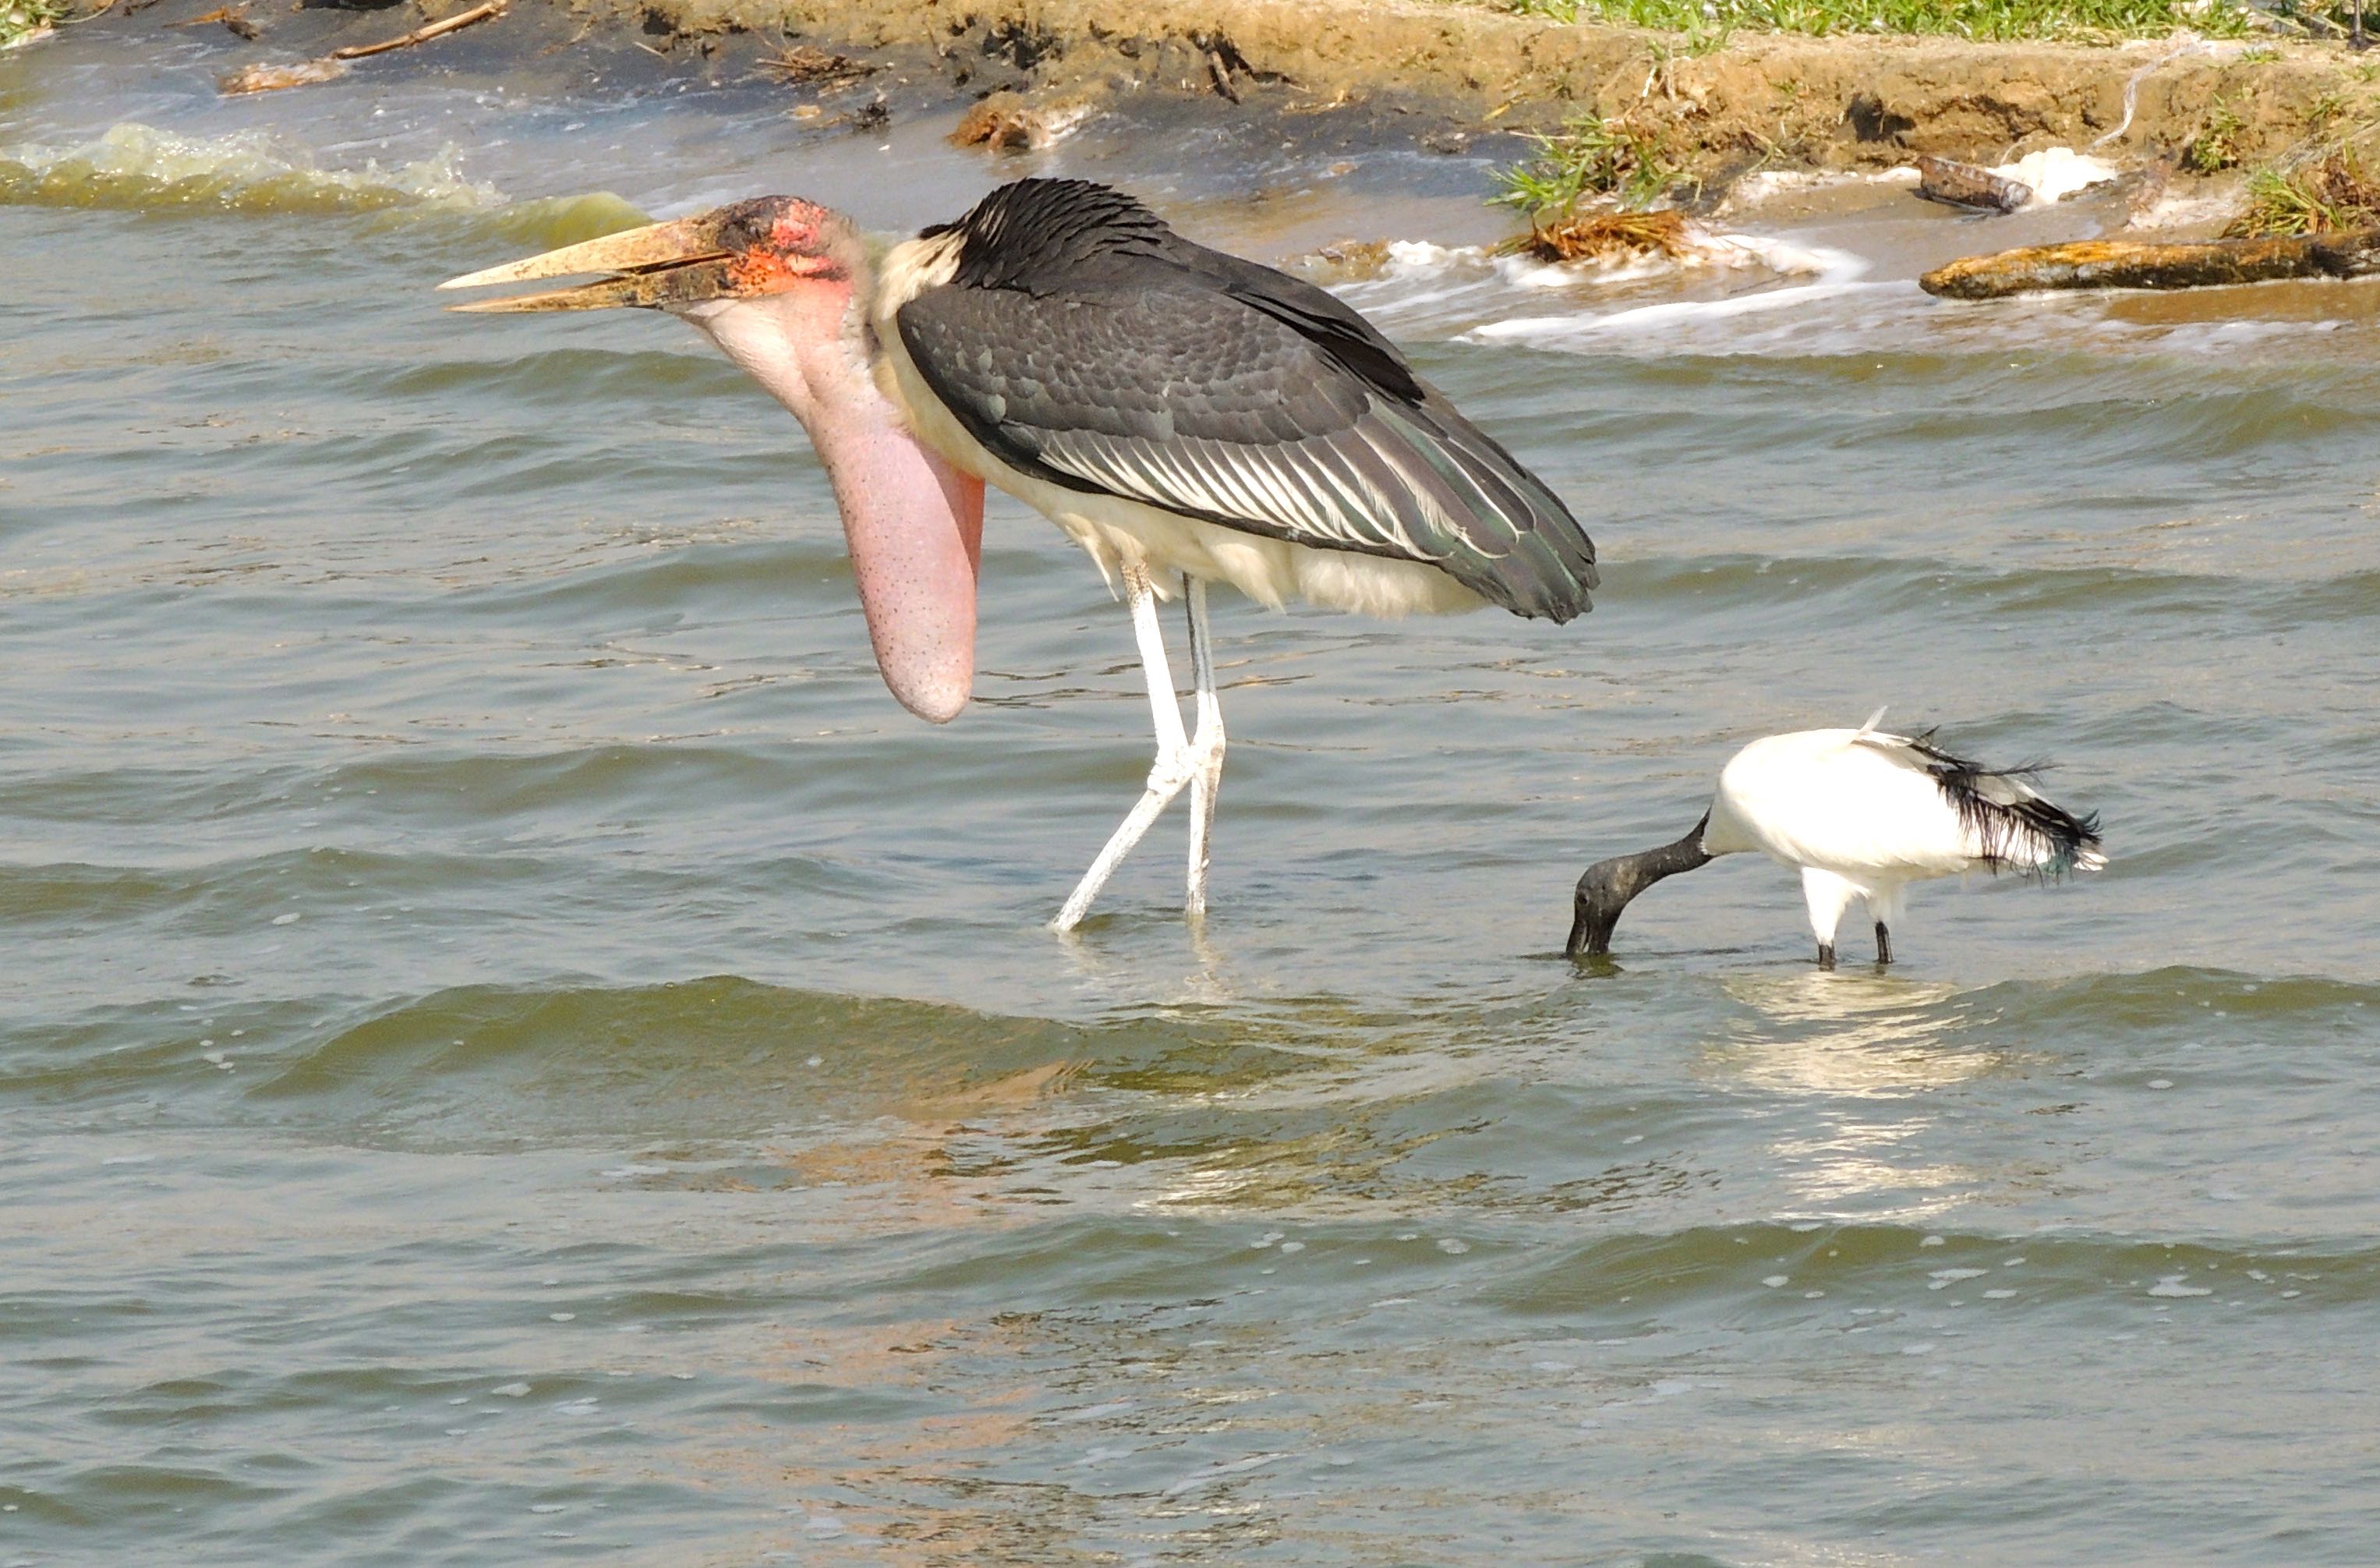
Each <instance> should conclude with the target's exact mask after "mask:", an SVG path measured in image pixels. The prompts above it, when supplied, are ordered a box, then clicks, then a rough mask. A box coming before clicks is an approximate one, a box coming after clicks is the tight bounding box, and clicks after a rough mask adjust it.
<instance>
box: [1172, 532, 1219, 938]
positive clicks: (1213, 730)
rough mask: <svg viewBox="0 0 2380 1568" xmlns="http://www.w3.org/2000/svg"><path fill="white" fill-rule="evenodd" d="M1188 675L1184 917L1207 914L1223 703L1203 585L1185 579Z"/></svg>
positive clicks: (1195, 579) (1194, 580) (1194, 578)
mask: <svg viewBox="0 0 2380 1568" xmlns="http://www.w3.org/2000/svg"><path fill="white" fill-rule="evenodd" d="M1185 597H1186V598H1187V599H1188V600H1189V602H1190V674H1191V677H1192V679H1193V680H1194V681H1195V682H1196V686H1197V687H1198V727H1197V729H1196V730H1195V731H1193V732H1192V734H1191V736H1190V766H1191V769H1192V772H1191V774H1190V892H1189V895H1188V896H1187V897H1186V898H1185V899H1184V901H1183V906H1182V907H1183V912H1184V913H1185V914H1187V915H1188V916H1190V917H1191V918H1193V919H1196V918H1197V917H1199V916H1201V915H1204V914H1205V913H1206V912H1207V853H1208V848H1209V846H1210V845H1212V844H1213V843H1214V837H1215V792H1216V791H1217V790H1219V789H1220V788H1221V787H1222V784H1223V703H1222V699H1220V698H1219V697H1217V696H1216V695H1215V638H1214V633H1213V632H1211V631H1210V630H1208V626H1207V585H1206V583H1205V582H1203V581H1201V580H1200V579H1199V578H1197V577H1192V578H1191V579H1190V588H1189V592H1188V593H1187V595H1185Z"/></svg>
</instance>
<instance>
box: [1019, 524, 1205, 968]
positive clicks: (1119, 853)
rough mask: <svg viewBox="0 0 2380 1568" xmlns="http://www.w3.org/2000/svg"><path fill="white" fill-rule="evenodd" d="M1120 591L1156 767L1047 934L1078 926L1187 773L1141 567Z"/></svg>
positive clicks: (1177, 702) (1174, 700)
mask: <svg viewBox="0 0 2380 1568" xmlns="http://www.w3.org/2000/svg"><path fill="white" fill-rule="evenodd" d="M1123 592H1124V600H1125V602H1126V603H1128V604H1130V605H1131V607H1132V629H1133V632H1134V634H1135V636H1137V637H1138V638H1139V639H1140V667H1141V670H1142V671H1143V673H1145V674H1146V675H1147V676H1148V708H1149V716H1150V717H1151V718H1152V719H1153V720H1155V722H1156V724H1157V763H1156V766H1154V767H1152V768H1150V769H1149V770H1148V787H1147V789H1146V790H1145V791H1143V792H1142V794H1141V797H1140V803H1139V804H1138V805H1136V806H1135V807H1134V808H1132V813H1131V815H1129V816H1127V817H1125V818H1124V820H1123V822H1122V823H1121V824H1120V825H1119V826H1118V827H1117V828H1116V831H1115V832H1114V833H1113V834H1111V835H1110V837H1109V839H1108V842H1107V847H1106V848H1104V849H1102V850H1100V851H1099V858H1098V859H1096V860H1094V861H1092V862H1091V869H1089V870H1087V871H1085V872H1084V873H1083V880H1082V881H1079V882H1077V883H1075V891H1074V892H1073V893H1069V894H1068V895H1067V897H1066V902H1065V905H1064V906H1063V907H1062V908H1061V909H1060V910H1059V911H1058V918H1056V919H1054V920H1051V921H1050V929H1051V930H1061V931H1070V930H1074V929H1075V927H1076V926H1078V925H1080V924H1082V920H1083V917H1084V916H1085V915H1087V914H1088V913H1090V908H1091V900H1093V899H1095V898H1097V897H1098V896H1099V889H1101V888H1103V887H1105V886H1107V881H1108V879H1109V878H1110V877H1111V876H1113V875H1115V869H1116V868H1117V867H1118V866H1120V865H1122V864H1123V857H1125V856H1127V855H1129V854H1131V853H1132V848H1133V845H1136V844H1138V843H1139V842H1140V841H1141V837H1142V835H1143V834H1145V833H1147V832H1148V828H1149V824H1150V823H1152V822H1154V821H1156V820H1157V814H1158V813H1159V812H1160V811H1162V810H1164V809H1165V807H1166V803H1167V802H1168V801H1170V800H1172V798H1173V797H1174V796H1177V795H1179V794H1181V793H1182V786H1183V785H1184V784H1188V783H1189V782H1190V778H1191V774H1192V772H1193V769H1192V767H1191V764H1190V742H1189V739H1188V737H1187V736H1185V735H1184V734H1183V733H1182V702H1181V699H1180V698H1179V697H1177V696H1176V695H1175V694H1174V690H1173V671H1172V667H1171V666H1170V665H1168V664H1167V663H1166V662H1165V636H1164V633H1163V632H1162V631H1160V629H1159V627H1158V625H1157V592H1156V590H1154V589H1152V588H1151V587H1150V586H1149V582H1148V568H1147V566H1146V565H1141V564H1140V563H1138V562H1128V563H1126V564H1125V565H1124V567H1123Z"/></svg>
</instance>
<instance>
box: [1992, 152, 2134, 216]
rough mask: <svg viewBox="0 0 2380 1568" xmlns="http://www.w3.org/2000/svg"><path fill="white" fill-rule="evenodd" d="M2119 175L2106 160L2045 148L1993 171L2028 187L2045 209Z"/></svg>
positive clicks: (2085, 153)
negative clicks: (2050, 203)
mask: <svg viewBox="0 0 2380 1568" xmlns="http://www.w3.org/2000/svg"><path fill="white" fill-rule="evenodd" d="M1992 173H1994V174H1996V175H1998V176H2000V177H2001V178H2002V179H2012V180H2015V181H2017V182H2018V183H2019V184H2021V185H2022V186H2024V187H2026V188H2028V189H2030V190H2031V191H2032V192H2033V200H2034V202H2035V203H2040V204H2044V205H2046V204H2047V203H2049V202H2052V201H2065V200H2066V198H2068V197H2070V196H2071V195H2073V194H2074V193H2075V192H2076V191H2078V190H2088V189H2090V188H2092V187H2093V186H2095V185H2105V184H2107V182H2108V181H2109V180H2112V179H2114V178H2115V177H2116V176H2117V175H2118V173H2119V170H2118V169H2117V167H2116V165H2115V164H2111V163H2109V162H2107V159H2105V158H2094V157H2092V156H2091V155H2090V154H2089V153H2087V152H2076V151H2074V149H2072V148H2071V147H2045V148H2043V149H2042V150H2041V151H2040V152H2028V153H2026V154H2025V155H2024V156H2023V157H2022V158H2019V159H2018V160H2017V161H2016V162H2015V163H2013V164H2000V165H1999V166H1998V167H1997V168H1995V169H1993V170H1992Z"/></svg>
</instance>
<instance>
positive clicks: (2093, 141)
mask: <svg viewBox="0 0 2380 1568" xmlns="http://www.w3.org/2000/svg"><path fill="white" fill-rule="evenodd" d="M210 3H211V0H153V3H152V5H151V6H142V7H140V10H138V11H134V10H129V9H125V8H123V7H122V6H119V7H117V8H115V9H114V10H112V11H111V12H110V13H108V14H106V15H103V16H101V17H99V18H95V19H94V20H92V21H91V22H88V23H85V24H81V25H83V26H88V27H91V28H92V29H94V30H97V31H100V32H102V33H104V32H107V31H111V30H117V29H125V30H133V29H151V28H156V27H161V26H164V27H188V26H190V25H191V24H192V22H193V21H200V22H201V23H203V18H205V17H206V16H207V15H208V14H209V13H207V12H206V11H205V10H204V6H206V5H207V4H210ZM466 4H468V0H422V3H416V4H400V5H394V6H383V7H379V8H374V9H370V10H362V9H353V8H346V7H333V6H315V5H311V4H301V5H300V6H298V7H297V8H296V9H294V10H285V11H267V10H264V9H262V8H259V9H257V10H255V11H254V13H253V16H254V18H255V19H256V20H257V21H259V22H261V24H262V30H261V36H254V35H252V34H251V33H248V32H243V33H242V34H241V35H240V36H238V37H234V36H232V35H230V34H229V33H225V32H224V31H223V30H220V29H216V28H212V27H204V26H202V28H201V30H200V33H194V34H192V35H191V36H201V35H204V36H211V37H212V38H213V39H215V41H216V43H217V44H218V45H219V46H220V51H221V54H222V57H223V59H224V61H225V67H226V71H227V73H228V71H229V70H230V69H233V68H237V67H245V66H248V65H251V64H256V63H288V62H293V61H297V60H301V59H304V58H307V57H310V56H313V55H321V54H322V53H325V52H327V51H329V50H331V49H334V48H337V47H342V46H352V45H354V44H357V43H362V42H367V41H370V40H372V39H377V38H385V37H388V36H391V35H395V34H397V33H400V32H402V31H404V30H407V29H408V28H412V27H416V26H418V25H419V24H420V23H421V22H423V21H424V20H426V19H431V18H438V17H442V16H446V15H452V14H453V13H455V12H456V11H459V10H461V9H462V8H463V7H464V6H465V5H466ZM1117 14H1118V13H1117V12H1116V11H1115V9H1114V8H1113V7H1111V6H1094V5H1090V4H1087V3H1085V0H514V4H513V6H512V7H511V10H510V11H509V13H508V14H506V15H504V17H502V18H500V19H498V20H496V21H494V22H492V23H489V24H487V25H484V26H480V27H476V28H472V29H470V30H468V31H465V32H461V33H458V34H456V35H455V36H453V37H452V38H448V39H443V40H440V41H438V42H436V43H431V44H426V45H424V46H422V47H420V48H419V49H411V50H405V51H401V52H399V53H396V54H394V55H386V56H383V57H382V58H381V59H379V60H375V61H373V62H371V64H372V66H373V67H374V69H375V71H384V72H389V73H406V72H414V71H429V72H436V71H441V70H446V69H452V68H470V69H473V70H477V71H480V72H491V71H492V72H495V73H498V74H501V75H502V76H503V77H504V79H506V81H507V82H508V84H509V85H510V87H511V89H512V90H513V91H528V92H537V91H553V90H567V89H569V88H574V87H581V86H587V85H593V84H597V83H600V82H610V83H614V84H618V83H624V82H631V81H635V80H644V81H649V82H673V81H676V82H683V81H685V80H687V79H700V80H705V81H709V82H712V83H724V82H731V81H754V80H773V81H776V82H778V83H779V84H781V85H782V88H783V92H784V95H785V101H786V104H787V112H788V113H789V114H791V115H794V116H795V118H797V119H804V120H807V121H808V122H810V123H812V124H813V125H817V126H819V127H820V128H825V127H832V126H834V125H838V124H849V125H851V126H852V127H853V128H855V129H856V130H863V131H864V130H868V129H871V128H874V127H876V126H879V125H881V124H882V123H884V120H885V118H886V117H887V116H904V117H905V116H909V115H917V114H919V113H935V112H943V111H947V110H951V109H953V108H965V107H966V106H968V105H971V104H977V103H981V101H983V100H985V99H987V98H992V99H993V105H994V107H996V108H997V109H999V110H1000V112H1001V115H1007V114H1009V113H1011V112H1012V111H1014V113H1016V114H1018V115H1022V116H1024V117H1023V118H1022V119H1021V120H1019V121H1017V122H1016V123H1014V124H1002V125H998V126H996V127H995V130H994V134H993V135H991V136H990V137H988V138H986V139H985V140H988V142H989V143H990V148H991V149H992V151H990V152H987V156H997V155H998V150H999V149H1001V148H1003V147H1006V148H1024V147H1027V146H1032V145H1038V144H1041V142H1040V141H1039V140H1037V138H1038V136H1039V134H1040V130H1039V128H1041V127H1045V126H1059V127H1063V126H1066V125H1071V124H1075V123H1079V122H1080V121H1082V120H1083V119H1085V118H1086V117H1087V116H1089V115H1096V114H1098V113H1099V112H1100V111H1102V110H1104V109H1110V108H1121V107H1124V106H1126V105H1127V104H1129V105H1130V106H1132V107H1133V108H1134V109H1135V111H1138V112H1146V111H1156V112H1158V113H1159V114H1160V117H1162V118H1165V119H1170V120H1172V121H1174V122H1175V123H1181V122H1183V121H1184V120H1185V119H1187V120H1203V119H1204V118H1205V117H1207V116H1209V115H1213V116H1223V117H1231V116H1238V117H1248V118H1254V117H1257V116H1263V117H1265V118H1266V119H1267V120H1269V121H1279V122H1281V123H1289V122H1296V121H1301V120H1302V121H1305V123H1306V124H1308V125H1309V126H1311V127H1313V128H1317V129H1320V128H1323V127H1325V126H1329V127H1331V128H1333V132H1334V134H1335V135H1338V136H1343V137H1345V138H1347V139H1349V140H1352V141H1358V142H1362V143H1366V144H1371V145H1379V144H1394V143H1396V142H1398V141H1400V140H1403V141H1406V142H1408V143H1410V144H1412V145H1415V146H1417V147H1419V148H1421V149H1423V150H1425V151H1427V152H1440V153H1446V154H1467V155H1469V156H1472V157H1475V158H1477V157H1487V158H1489V159H1493V160H1497V161H1499V162H1510V161H1512V160H1514V159H1517V158H1519V157H1520V156H1522V155H1523V154H1524V153H1525V152H1527V151H1528V149H1529V144H1528V143H1526V142H1525V141H1524V140H1522V139H1521V137H1520V136H1519V135H1517V134H1515V133H1518V132H1524V131H1529V130H1536V129H1545V128H1553V127H1556V126H1559V125H1560V124H1561V123H1562V122H1564V121H1565V120H1567V119H1570V118H1573V117H1575V116H1578V115H1583V114H1586V113H1588V112H1592V113H1595V114H1597V115H1607V116H1618V115H1626V116H1629V117H1630V119H1631V120H1632V121H1633V122H1634V123H1640V124H1646V125H1650V126H1652V127H1654V128H1656V129H1657V131H1658V134H1659V135H1660V136H1662V137H1663V138H1664V139H1665V140H1666V143H1667V145H1668V146H1670V149H1671V150H1672V151H1673V152H1674V153H1675V154H1676V157H1677V162H1678V165H1679V169H1680V174H1681V176H1682V189H1681V191H1680V193H1679V194H1680V196H1681V197H1682V199H1687V200H1688V204H1689V205H1693V206H1702V207H1707V206H1710V205H1712V204H1715V203H1716V202H1717V201H1719V200H1720V199H1722V198H1723V196H1724V195H1725V193H1726V191H1727V190H1728V189H1729V188H1730V186H1731V185H1732V184H1733V183H1734V181H1735V180H1737V179H1738V178H1740V177H1741V176H1743V175H1745V174H1748V173H1751V172H1753V171H1755V170H1838V171H1863V170H1865V171H1873V170H1876V169H1880V168H1885V167H1889V166H1892V165H1897V164H1907V163H1909V162H1910V161H1911V160H1912V159H1913V157H1915V156H1916V155H1918V154H1921V153H1932V154H1937V155H1941V156H1947V157H1951V158H1957V159H1963V160H1970V161H1973V162H1977V163H1982V164H1994V163H2000V162H2004V161H2007V160H2009V159H2011V158H2013V157H2016V156H2019V155H2021V154H2022V153H2024V152H2032V151H2034V150H2037V149H2042V148H2047V147H2053V146H2068V147H2075V148H2083V147H2091V148H2095V151H2096V152H2098V153H2099V155H2101V156H2103V157H2106V158H2109V159H2111V160H2114V161H2117V162H2119V163H2132V164H2146V163H2149V162H2150V161H2152V160H2155V159H2159V158H2164V159H2170V158H2171V157H2172V156H2173V155H2175V154H2177V153H2179V152H2181V151H2182V150H2183V149H2185V148H2187V147H2188V146H2189V145H2190V144H2191V143H2192V140H2193V139H2194V138H2198V137H2200V136H2202V135H2204V133H2205V132H2206V130H2207V128H2208V127H2209V126H2210V124H2214V123H2216V122H2217V121H2218V120H2219V122H2220V123H2221V124H2222V125H2223V126H2224V127H2225V131H2224V134H2225V136H2226V138H2227V145H2228V148H2229V150H2230V153H2231V157H2230V160H2229V164H2230V170H2231V171H2232V172H2229V173H2228V174H2227V175H2226V176H2224V178H2225V179H2226V181H2227V182H2228V185H2229V186H2231V187H2236V185H2237V183H2238V180H2239V177H2240V176H2239V173H2238V172H2237V171H2240V170H2245V169H2248V168H2253V167H2255V166H2257V165H2258V164H2264V163H2268V162H2270V161H2272V160H2273V159H2276V158H2278V157H2280V156H2282V155H2283V154H2285V153H2286V152H2288V151H2289V149H2291V148H2293V147H2298V146H2301V145H2303V144H2305V143H2306V142H2308V140H2310V139H2313V138H2316V137H2319V136H2321V135H2323V134H2325V132H2329V131H2336V130H2338V129H2342V128H2347V127H2350V126H2355V125H2362V124H2367V123H2370V122H2373V121H2374V120H2380V86H2375V85H2374V81H2373V80H2372V78H2374V77H2375V76H2380V70H2375V69H2374V68H2373V67H2369V66H2362V65H2359V63H2358V62H2357V61H2356V59H2355V57H2354V56H2352V55H2350V54H2348V53H2347V52H2346V51H2345V50H2344V49H2343V48H2341V47H2339V46H2337V45H2325V44H2311V43H2272V42H2253V41H2252V42H2239V41H2231V42H2220V43H2217V42H2211V41H2200V40H2196V39H2193V38H2192V37H2191V36H2189V35H2187V34H2179V35H2176V36H2175V37H2173V38H2169V39H2164V40H2156V41H2148V42H2138V43H2127V44H2123V45H2119V46H2110V47H2096V48H2095V47H2084V46H2078V45H2071V44H2046V43H2042V44H2028V43H1993V44H1975V43H1961V42H1960V41H1957V40H1952V39H1945V38H1828V39H1814V38H1806V37H1799V36H1788V35H1778V34H1738V35H1736V36H1735V37H1734V38H1733V39H1732V40H1730V42H1729V43H1727V45H1726V46H1725V47H1723V48H1719V49H1717V50H1713V51H1710V52H1708V53H1705V54H1701V55H1687V54H1685V53H1683V52H1682V50H1681V49H1680V48H1679V44H1680V42H1681V41H1679V40H1677V39H1674V38H1665V37H1664V36H1662V35H1658V34H1654V33H1648V32H1643V31H1638V30H1628V29H1619V28H1609V27H1587V26H1575V25H1560V24H1557V23H1554V22H1551V21H1548V20H1546V19H1543V18H1524V17H1519V16H1514V15H1510V14H1506V13H1503V12H1499V11H1495V10H1491V9H1488V8H1485V7H1480V6H1460V5H1424V4H1415V3H1411V0H1370V3H1367V4H1363V5H1349V4H1336V3H1318V0H1147V3H1145V4H1143V5H1141V6H1135V7H1134V8H1133V9H1132V11H1131V12H1130V13H1129V14H1130V16H1131V18H1132V20H1131V25H1130V27H1129V29H1119V28H1118V27H1117V26H1116V17H1117ZM789 60H790V61H793V62H795V67H796V68H788V66H787V62H788V61H789ZM340 90H341V89H339V88H336V87H327V86H326V87H311V88H305V89H301V91H340ZM993 95H1001V96H998V97H996V98H995V97H994V96H993ZM2128 99H2129V103H2128ZM995 118H996V119H997V118H998V116H995ZM2177 183H2178V184H2181V185H2186V186H2189V187H2192V188H2199V187H2204V188H2205V189H2207V190H2208V191H2209V192H2210V193H2211V192H2214V191H2217V190H2220V189H2222V188H2223V187H2222V186H2219V185H2217V184H2216V183H2215V182H2210V181H2201V180H2198V179H2196V178H2195V177H2194V176H2179V177H2178V182H2177ZM1483 194H1485V192H1484V190H1483Z"/></svg>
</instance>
